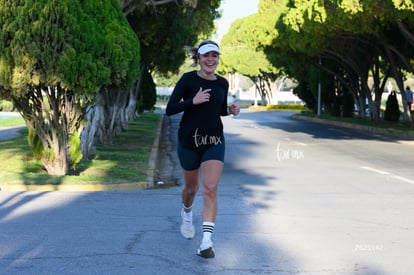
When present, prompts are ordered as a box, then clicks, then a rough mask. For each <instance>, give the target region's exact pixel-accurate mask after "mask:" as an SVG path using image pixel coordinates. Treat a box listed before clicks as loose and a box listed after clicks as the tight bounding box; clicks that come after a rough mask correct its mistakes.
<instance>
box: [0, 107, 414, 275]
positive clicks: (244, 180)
mask: <svg viewBox="0 0 414 275" xmlns="http://www.w3.org/2000/svg"><path fill="white" fill-rule="evenodd" d="M290 115H291V113H264V112H263V113H262V112H246V111H245V112H243V113H242V114H241V115H240V116H239V117H237V118H231V117H226V118H224V119H223V121H224V125H225V132H226V143H227V149H226V150H227V151H226V164H225V169H224V173H223V176H222V180H221V183H220V190H219V214H218V217H217V221H216V229H215V233H214V236H213V241H214V244H215V249H216V258H215V259H208V260H206V259H202V258H199V257H198V256H196V255H195V252H196V249H197V247H198V245H199V242H200V238H201V232H200V230H198V231H197V233H196V236H195V238H194V239H193V240H190V241H189V240H185V239H184V238H182V237H181V236H180V233H179V222H180V216H179V211H180V205H181V201H180V191H181V187H180V186H177V187H171V188H167V189H157V190H137V191H109V192H19V193H12V192H0V274H410V273H412V259H414V238H413V233H414V215H413V209H414V172H413V171H414V170H413V169H414V167H413V161H412V159H413V152H414V150H413V149H414V143H413V142H412V141H398V140H393V139H390V138H384V137H381V136H372V135H367V134H363V133H360V132H354V131H351V130H346V129H342V128H336V127H332V126H325V125H320V124H315V123H311V122H305V121H298V120H293V119H291V118H290ZM178 118H179V117H177V116H175V117H172V118H171V119H170V123H171V124H170V129H171V131H170V133H171V135H172V136H171V137H168V138H169V139H171V140H172V141H174V138H175V131H173V130H174V129H175V128H176V126H177V124H178ZM164 138H165V137H164ZM172 155H174V154H172ZM173 170H174V174H175V175H176V176H177V177H179V179H178V182H180V183H182V178H180V177H181V173H180V169H179V167H178V166H174V169H173ZM201 203H202V197H201V193H199V194H198V196H197V198H196V202H195V206H194V208H195V209H194V211H195V214H196V217H195V225H196V228H197V229H200V228H201V222H202V221H201V219H200V214H201Z"/></svg>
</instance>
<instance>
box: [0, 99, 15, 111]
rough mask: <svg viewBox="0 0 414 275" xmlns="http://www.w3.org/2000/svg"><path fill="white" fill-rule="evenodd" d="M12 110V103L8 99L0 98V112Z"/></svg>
mask: <svg viewBox="0 0 414 275" xmlns="http://www.w3.org/2000/svg"><path fill="white" fill-rule="evenodd" d="M12 111H14V106H13V103H11V102H10V101H7V100H4V99H0V112H12Z"/></svg>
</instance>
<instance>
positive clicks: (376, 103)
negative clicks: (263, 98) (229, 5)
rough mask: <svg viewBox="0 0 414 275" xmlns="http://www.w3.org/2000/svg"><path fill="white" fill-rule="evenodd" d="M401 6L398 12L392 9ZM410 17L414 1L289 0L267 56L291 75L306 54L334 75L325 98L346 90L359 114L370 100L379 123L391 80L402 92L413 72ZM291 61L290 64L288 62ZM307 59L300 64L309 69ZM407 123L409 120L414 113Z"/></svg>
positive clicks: (308, 59)
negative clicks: (370, 82)
mask: <svg viewBox="0 0 414 275" xmlns="http://www.w3.org/2000/svg"><path fill="white" fill-rule="evenodd" d="M262 1H264V2H273V1H272V0H262ZM397 2H398V5H399V7H400V8H398V9H397V8H396V7H395V6H394V4H396V3H397ZM410 15H411V16H410ZM412 18H413V17H412V3H411V4H410V3H409V2H408V1H391V0H388V1H383V2H381V3H380V4H379V3H377V2H373V1H364V0H360V1H358V0H352V1H351V0H350V1H335V0H331V1H324V2H320V1H317V0H312V1H304V0H296V1H289V2H287V3H286V5H285V8H284V9H283V14H282V16H281V17H280V18H279V20H278V22H277V24H276V25H275V28H276V30H277V31H278V35H277V36H274V38H273V42H272V43H271V44H269V45H268V46H267V47H266V49H265V52H266V54H267V56H268V58H269V60H271V62H272V63H273V64H274V65H275V66H277V65H278V64H280V62H281V61H282V62H283V63H284V64H285V66H286V67H287V69H286V71H288V72H291V73H292V72H295V68H294V67H295V65H292V64H293V63H295V62H292V59H293V60H294V59H295V58H297V57H298V56H302V59H303V61H305V63H310V64H313V65H314V66H315V67H317V68H319V69H320V70H324V71H325V72H327V73H329V74H331V75H332V77H333V79H334V80H335V82H336V83H337V84H335V86H334V87H333V88H334V89H332V90H331V91H323V93H324V94H323V96H324V97H325V98H326V97H328V98H335V97H331V96H329V95H330V94H335V95H338V93H339V92H340V91H341V90H343V88H346V90H349V91H351V92H352V94H353V96H354V99H355V101H356V102H357V103H358V104H359V106H360V108H359V109H360V112H361V111H363V110H364V109H365V99H367V100H368V103H369V106H370V110H371V119H373V120H377V119H378V118H379V108H380V101H381V96H382V92H383V89H384V87H385V83H386V80H387V78H388V77H393V78H394V79H395V80H396V81H397V83H398V86H399V88H400V89H401V87H402V83H403V76H404V74H403V71H408V72H411V71H412V70H413V68H412V66H411V65H410V62H409V60H410V59H412V57H413V53H412V50H413V47H412V45H411V46H408V45H410V44H411V41H414V40H412V37H413V36H412V33H413V32H412V28H411V27H409V26H412V24H410V23H411V22H412V20H413V19H412ZM402 36H404V37H405V38H406V39H407V41H409V42H406V41H404V40H403V39H402ZM287 58H289V59H291V62H290V64H289V63H288V62H286V61H284V60H285V59H287ZM318 60H322V62H318ZM303 61H302V63H300V65H301V66H303V65H305V63H303ZM305 67H306V65H305ZM299 71H300V70H299ZM301 72H302V73H304V71H303V70H302V71H301ZM305 75H306V73H305V74H304V76H305ZM370 76H373V79H374V85H373V87H374V90H373V93H372V88H370V87H369V86H368V79H369V77H370ZM295 77H297V78H298V80H303V79H304V77H301V76H297V75H295ZM336 80H338V81H336ZM340 86H342V87H343V88H341V87H340ZM327 93H328V94H327ZM372 95H374V96H375V98H374V99H373V98H372ZM405 113H407V112H405ZM360 114H363V113H360ZM406 119H407V121H410V120H411V118H410V114H406Z"/></svg>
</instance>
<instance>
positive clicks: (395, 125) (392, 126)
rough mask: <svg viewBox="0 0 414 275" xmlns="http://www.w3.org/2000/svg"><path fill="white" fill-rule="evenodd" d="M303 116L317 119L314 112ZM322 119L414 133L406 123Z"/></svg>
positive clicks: (335, 118) (351, 118)
mask: <svg viewBox="0 0 414 275" xmlns="http://www.w3.org/2000/svg"><path fill="white" fill-rule="evenodd" d="M301 115H304V116H310V117H315V114H314V113H313V112H302V113H301ZM320 118H321V119H326V120H331V121H339V122H346V123H352V124H357V125H363V126H370V127H377V128H383V129H394V130H399V131H409V132H414V127H409V126H407V124H406V123H405V122H404V121H398V122H390V121H385V120H383V119H380V120H378V121H371V119H369V118H366V119H361V118H357V117H336V116H331V115H322V116H320Z"/></svg>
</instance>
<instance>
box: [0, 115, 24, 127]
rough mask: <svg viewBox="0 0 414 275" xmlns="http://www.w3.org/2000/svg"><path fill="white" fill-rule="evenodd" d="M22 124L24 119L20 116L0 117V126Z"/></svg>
mask: <svg viewBox="0 0 414 275" xmlns="http://www.w3.org/2000/svg"><path fill="white" fill-rule="evenodd" d="M20 125H24V120H23V118H22V117H8V118H1V119H0V127H13V126H20Z"/></svg>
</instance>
